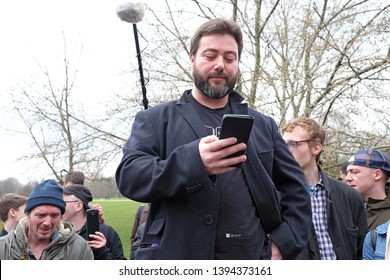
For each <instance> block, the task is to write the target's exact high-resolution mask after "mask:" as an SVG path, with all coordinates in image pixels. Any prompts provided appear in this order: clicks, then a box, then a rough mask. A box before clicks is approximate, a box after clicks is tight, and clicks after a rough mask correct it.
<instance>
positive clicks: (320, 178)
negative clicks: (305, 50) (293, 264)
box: [282, 117, 368, 260]
mask: <svg viewBox="0 0 390 280" xmlns="http://www.w3.org/2000/svg"><path fill="white" fill-rule="evenodd" d="M282 134H283V139H284V140H285V141H286V143H287V145H288V147H289V149H290V151H291V153H292V154H293V156H294V157H295V159H296V161H297V162H298V163H299V165H300V166H301V168H302V170H303V173H304V174H305V177H306V182H307V187H308V189H309V191H310V193H311V207H312V221H313V226H312V235H311V237H310V239H309V242H308V244H307V247H306V248H305V249H304V250H303V251H302V253H301V254H300V255H299V256H298V259H313V260H315V259H321V260H336V259H339V260H356V259H362V249H363V241H364V237H365V235H366V233H367V231H368V227H367V220H366V217H365V210H364V203H363V200H362V198H361V197H360V195H359V193H358V192H357V191H355V190H354V189H352V188H351V187H349V186H348V185H346V184H344V183H342V182H341V181H338V180H335V179H333V178H330V177H328V176H327V175H326V174H325V173H324V172H323V171H322V170H321V167H320V164H319V163H320V156H321V153H322V149H323V145H324V142H325V136H326V133H325V129H324V128H323V127H322V126H321V125H319V124H318V123H317V122H316V121H314V120H313V119H311V118H307V117H299V118H296V119H293V120H291V121H290V122H288V123H287V124H286V125H285V126H284V127H283V128H282Z"/></svg>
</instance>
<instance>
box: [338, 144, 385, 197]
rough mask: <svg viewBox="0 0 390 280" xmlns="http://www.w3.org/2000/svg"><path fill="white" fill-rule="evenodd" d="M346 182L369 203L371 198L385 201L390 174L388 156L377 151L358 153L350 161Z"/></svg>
mask: <svg viewBox="0 0 390 280" xmlns="http://www.w3.org/2000/svg"><path fill="white" fill-rule="evenodd" d="M347 172H348V173H347V177H346V182H347V183H348V184H349V185H350V186H351V187H353V188H355V189H356V190H357V191H358V192H359V193H360V194H361V195H362V197H363V200H364V201H367V200H368V198H369V197H371V198H374V199H384V198H385V197H386V191H385V185H386V182H387V180H388V178H389V174H390V160H389V157H388V155H387V154H385V153H384V152H381V151H379V150H376V149H364V150H360V151H357V152H356V153H355V154H354V155H353V156H352V157H351V158H350V159H349V160H348V167H347Z"/></svg>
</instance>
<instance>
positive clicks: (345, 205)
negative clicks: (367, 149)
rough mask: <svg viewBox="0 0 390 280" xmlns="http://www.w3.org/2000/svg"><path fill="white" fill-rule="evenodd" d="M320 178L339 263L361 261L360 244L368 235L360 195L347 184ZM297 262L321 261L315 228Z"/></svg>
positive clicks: (330, 233)
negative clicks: (324, 192) (342, 261)
mask: <svg viewBox="0 0 390 280" xmlns="http://www.w3.org/2000/svg"><path fill="white" fill-rule="evenodd" d="M321 176H322V180H323V184H324V187H325V190H326V192H327V196H328V199H327V201H326V208H327V217H328V228H329V230H328V231H329V236H330V238H331V240H332V243H333V248H334V250H335V253H336V256H337V259H338V260H360V259H362V253H363V242H364V238H365V236H366V234H367V232H368V226H367V219H366V215H365V209H364V202H363V199H362V197H361V195H360V194H359V193H358V192H357V191H356V190H355V189H353V188H351V187H350V186H349V185H346V184H344V183H343V182H341V181H338V180H335V179H332V178H329V177H328V176H327V175H326V174H325V173H324V172H323V171H321ZM297 259H302V260H319V259H321V256H320V252H319V247H318V241H317V238H316V234H315V230H314V226H313V227H312V234H311V236H310V239H309V243H308V246H307V247H306V248H305V249H304V250H303V251H302V253H301V254H300V255H299V257H298V258H297Z"/></svg>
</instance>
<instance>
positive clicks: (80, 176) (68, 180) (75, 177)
mask: <svg viewBox="0 0 390 280" xmlns="http://www.w3.org/2000/svg"><path fill="white" fill-rule="evenodd" d="M84 181H85V176H84V173H83V172H81V171H69V172H68V173H67V174H66V175H65V181H64V185H63V186H64V188H65V187H67V186H71V185H84Z"/></svg>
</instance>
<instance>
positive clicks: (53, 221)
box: [27, 205, 61, 241]
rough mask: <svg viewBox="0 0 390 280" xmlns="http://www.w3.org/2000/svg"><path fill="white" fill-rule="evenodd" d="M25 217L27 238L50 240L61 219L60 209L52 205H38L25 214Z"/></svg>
mask: <svg viewBox="0 0 390 280" xmlns="http://www.w3.org/2000/svg"><path fill="white" fill-rule="evenodd" d="M27 219H28V222H29V227H28V236H29V239H30V238H32V239H34V240H36V241H50V238H51V237H52V235H53V234H54V232H55V230H56V227H57V225H58V223H59V222H60V220H61V210H60V208H58V207H56V206H52V205H40V206H37V207H35V208H33V209H32V210H31V211H30V213H28V214H27Z"/></svg>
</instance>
